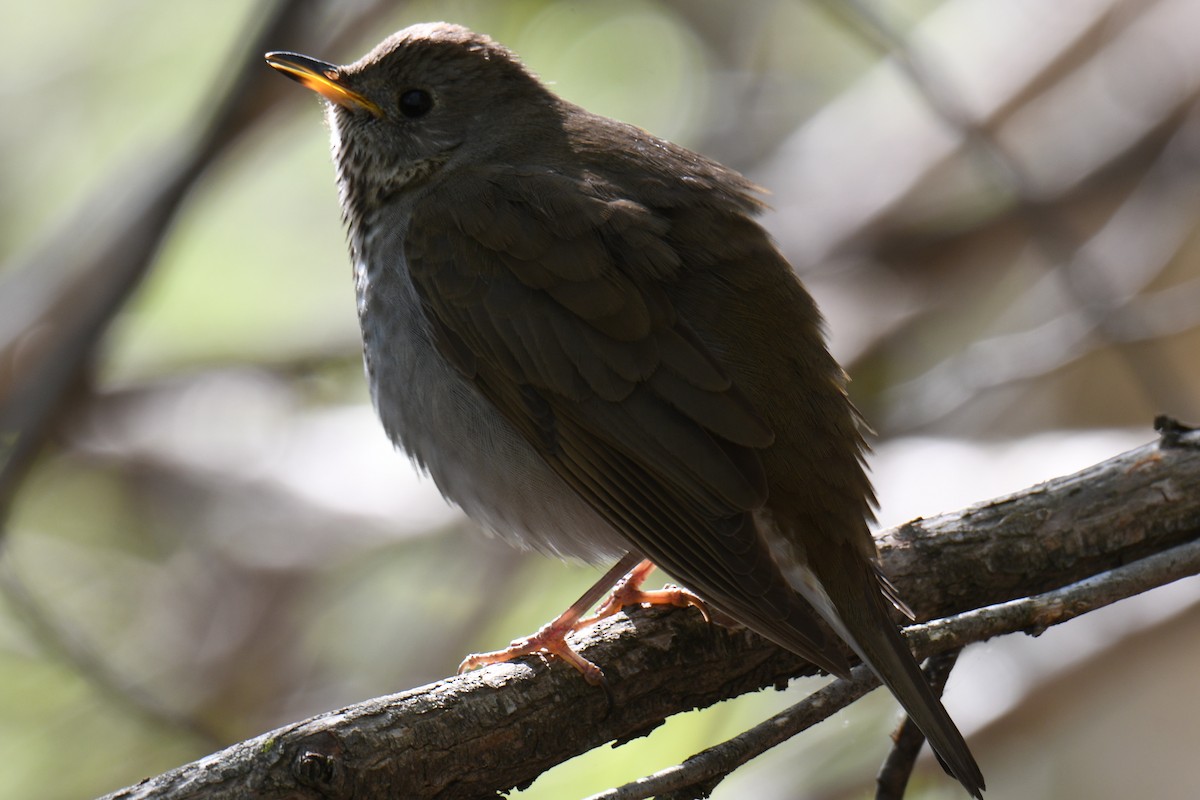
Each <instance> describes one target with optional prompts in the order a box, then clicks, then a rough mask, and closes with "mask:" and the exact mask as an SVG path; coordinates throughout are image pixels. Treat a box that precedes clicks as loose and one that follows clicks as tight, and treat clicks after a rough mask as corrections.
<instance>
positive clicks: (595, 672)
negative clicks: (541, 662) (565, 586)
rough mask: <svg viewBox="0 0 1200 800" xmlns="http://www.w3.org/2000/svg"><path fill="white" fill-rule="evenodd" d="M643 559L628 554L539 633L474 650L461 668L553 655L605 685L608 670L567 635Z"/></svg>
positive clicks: (590, 680) (591, 679)
mask: <svg viewBox="0 0 1200 800" xmlns="http://www.w3.org/2000/svg"><path fill="white" fill-rule="evenodd" d="M641 558H642V557H641V556H640V555H639V554H637V553H626V554H625V555H623V556H622V557H621V560H620V561H618V562H617V563H616V564H615V565H613V568H612V569H610V570H609V571H608V572H606V573H604V577H602V578H600V580H598V581H596V583H595V584H594V585H593V586H592V588H590V589H588V590H587V591H586V592H584V593H583V595H582V596H581V597H580V598H579V599H578V600H576V601H575V602H574V603H572V604H571V607H570V608H568V609H567V610H566V611H564V612H563V613H561V614H559V615H558V616H557V617H556V618H555V619H553V620H551V621H550V622H548V623H546V624H545V625H543V626H542V627H541V629H540V630H538V631H537V633H534V634H533V635H532V636H526V637H524V638H521V639H514V640H513V641H512V642H511V643H509V645H508V647H506V648H504V649H503V650H495V651H493V652H491V653H473V654H472V655H469V656H467V657H466V658H465V659H463V662H462V663H461V664H459V665H458V671H459V672H460V673H462V672H466V671H468V670H472V669H476V668H478V667H484V666H487V665H488V664H499V663H501V662H504V661H511V660H512V659H514V658H518V657H520V656H528V655H546V654H553V655H556V656H558V657H559V658H561V659H562V660H563V661H566V662H567V663H568V664H570V665H571V666H572V667H574V668H575V669H577V670H579V671H580V672H581V673H582V674H583V679H584V680H586V681H587V682H588V683H590V684H591V685H593V686H603V685H604V673H603V672H601V670H600V668H599V667H597V666H596V665H595V664H593V663H592V662H590V661H588V660H587V659H586V658H584V657H583V656H581V655H579V653H577V652H575V651H574V650H573V649H572V648H571V646H570V645H569V644H567V634H569V633H572V632H574V631H577V630H579V629H580V628H581V627H583V625H582V624H581V622H580V621H581V619H582V618H583V615H584V614H585V613H587V610H588V609H589V608H591V607H592V606H594V605H595V604H596V601H597V600H599V599H600V598H601V597H603V596H604V593H605V592H607V591H608V590H609V589H612V588H613V587H614V586H617V585H618V584H619V583H621V582H622V581H623V580H624V578H625V576H627V575H628V574H629V571H630V568H631V567H634V566H635V565H638V562H639V561H641ZM645 563H647V564H648V563H650V562H648V561H647V562H645ZM639 566H640V565H639ZM597 619H598V617H597ZM593 621H594V620H593ZM587 624H591V622H588V623H587Z"/></svg>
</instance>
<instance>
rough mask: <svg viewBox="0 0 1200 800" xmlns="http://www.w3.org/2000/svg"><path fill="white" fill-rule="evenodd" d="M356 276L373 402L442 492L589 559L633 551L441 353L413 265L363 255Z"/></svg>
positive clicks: (514, 539) (505, 530) (469, 509)
mask: <svg viewBox="0 0 1200 800" xmlns="http://www.w3.org/2000/svg"><path fill="white" fill-rule="evenodd" d="M387 249H388V251H389V252H397V250H399V251H400V252H402V248H387ZM359 252H362V251H361V250H360V251H359ZM355 276H356V288H357V290H358V297H359V319H360V321H361V322H362V330H363V351H364V357H365V360H366V366H367V376H368V379H369V380H370V383H371V397H372V400H373V402H374V403H375V408H376V410H377V411H378V413H379V417H380V419H381V420H382V421H383V426H384V429H385V430H386V431H387V434H388V436H389V437H391V439H392V441H393V442H394V443H395V444H396V445H398V446H399V447H401V448H403V449H404V450H405V451H406V452H407V453H408V455H409V456H410V457H412V459H413V460H414V461H415V462H416V463H417V464H418V465H420V466H421V467H422V468H423V469H425V470H426V471H428V473H429V474H430V476H431V477H432V478H433V480H434V482H435V483H436V484H437V487H438V489H440V490H441V492H442V494H443V496H445V497H446V498H447V499H448V500H450V501H451V502H453V503H455V504H457V505H459V506H461V507H462V509H463V510H464V511H465V512H466V513H467V515H468V516H470V517H471V518H473V519H475V520H476V521H477V522H479V523H480V524H481V525H483V526H484V528H485V529H487V530H489V531H492V532H495V533H496V534H498V535H499V536H501V537H502V538H504V539H506V540H507V541H509V542H510V543H512V544H516V545H518V546H522V547H531V548H534V549H536V550H539V551H542V552H546V553H552V554H555V555H560V556H568V557H575V558H581V559H585V560H587V561H591V562H602V561H606V560H612V559H615V558H617V557H619V556H620V555H622V554H623V553H625V552H626V551H628V550H629V549H630V548H629V545H628V544H627V543H626V542H625V540H624V539H623V537H622V536H621V535H620V534H619V533H617V531H616V530H615V529H613V528H612V527H611V526H610V525H608V523H607V522H605V521H604V520H603V519H602V518H601V517H600V516H599V515H598V514H597V513H596V512H595V511H593V510H592V508H591V507H590V506H589V505H588V504H587V503H585V502H584V501H583V500H582V499H580V498H579V497H578V495H576V494H575V493H574V492H573V491H572V490H571V489H570V488H569V487H568V486H567V485H566V484H565V483H564V482H563V481H562V480H561V479H560V478H559V477H558V476H557V475H556V474H555V473H554V472H553V470H551V468H550V467H549V466H548V465H547V464H546V462H545V461H543V460H542V458H541V456H539V455H538V454H537V452H536V451H535V450H534V449H533V448H532V447H531V446H530V445H528V444H527V443H526V441H525V439H524V438H523V437H522V436H521V435H520V434H519V433H518V432H517V431H516V429H514V428H513V427H512V425H510V424H509V423H508V422H507V420H505V419H504V418H503V417H501V416H500V415H499V413H498V412H497V411H496V410H495V409H494V408H493V407H492V406H491V404H490V402H489V401H488V400H487V399H486V398H484V397H483V396H482V395H481V394H480V393H479V392H478V391H477V390H476V389H475V387H474V386H473V385H472V384H470V383H469V382H468V381H467V380H466V379H465V378H464V377H463V375H462V374H461V373H460V372H458V371H457V370H456V369H455V368H454V367H453V366H451V365H449V364H448V363H446V361H445V360H444V359H443V358H442V357H441V356H440V355H439V353H438V352H437V350H436V348H435V346H434V344H433V341H432V338H431V336H430V331H429V325H428V322H427V320H426V319H425V316H424V312H423V310H422V308H421V306H420V303H419V298H418V297H417V295H416V290H415V289H414V288H413V285H412V282H411V281H410V280H409V277H408V270H407V268H405V267H404V265H403V264H400V263H397V264H394V265H393V264H389V265H387V266H385V267H380V266H379V265H376V269H375V270H372V271H371V272H370V273H369V274H368V272H367V271H366V270H365V268H364V265H363V264H356V265H355Z"/></svg>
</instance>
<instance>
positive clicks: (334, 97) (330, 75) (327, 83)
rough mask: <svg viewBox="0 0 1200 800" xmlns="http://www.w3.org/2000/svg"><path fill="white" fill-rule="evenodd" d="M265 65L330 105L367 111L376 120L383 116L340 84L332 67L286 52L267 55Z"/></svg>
mask: <svg viewBox="0 0 1200 800" xmlns="http://www.w3.org/2000/svg"><path fill="white" fill-rule="evenodd" d="M267 63H268V64H270V65H271V66H272V67H274V68H275V69H277V70H279V71H280V72H282V73H283V74H284V75H286V76H288V77H289V78H291V79H292V80H294V81H296V82H298V83H301V84H303V85H304V86H306V87H308V88H309V89H312V90H313V91H314V92H316V93H317V94H319V95H321V96H322V97H324V98H325V99H326V100H328V101H329V102H331V103H337V104H338V105H339V106H342V107H344V108H349V109H351V110H360V111H369V112H370V113H371V114H373V115H374V116H376V117H382V116H383V110H382V109H380V108H379V106H377V105H375V103H374V102H372V101H371V100H368V99H367V98H366V97H363V96H362V95H361V94H359V93H358V92H356V91H353V90H352V89H349V88H347V87H346V86H345V85H343V84H342V82H341V81H342V74H341V71H340V70H339V69H338V68H337V67H335V66H334V65H333V64H326V63H325V62H324V61H317V60H316V59H315V58H309V57H308V56H302V55H300V54H299V53H286V52H276V53H267Z"/></svg>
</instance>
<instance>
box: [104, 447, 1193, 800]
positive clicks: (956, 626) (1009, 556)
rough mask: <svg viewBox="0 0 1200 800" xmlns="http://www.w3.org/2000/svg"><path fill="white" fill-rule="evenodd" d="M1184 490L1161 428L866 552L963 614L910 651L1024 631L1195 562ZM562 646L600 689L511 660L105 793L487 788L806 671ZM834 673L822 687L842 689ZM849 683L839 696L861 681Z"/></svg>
mask: <svg viewBox="0 0 1200 800" xmlns="http://www.w3.org/2000/svg"><path fill="white" fill-rule="evenodd" d="M1197 485H1200V433H1197V432H1184V433H1180V432H1176V431H1170V432H1168V433H1164V435H1163V437H1162V439H1161V440H1160V441H1159V442H1156V443H1152V444H1149V445H1146V446H1144V447H1141V448H1139V449H1137V450H1133V451H1131V452H1129V453H1126V454H1123V455H1121V456H1118V457H1116V458H1113V459H1110V460H1108V461H1105V462H1103V463H1101V464H1097V465H1095V466H1093V467H1089V468H1088V469H1085V470H1083V471H1082V472H1079V473H1076V474H1075V475H1071V476H1068V477H1064V478H1059V479H1056V480H1053V481H1049V482H1047V483H1045V484H1041V485H1038V486H1035V487H1032V488H1030V489H1027V490H1025V491H1023V492H1019V493H1017V494H1014V495H1011V496H1009V497H1004V498H999V499H996V500H993V501H990V502H987V503H982V504H979V505H976V506H972V507H971V508H968V509H965V510H963V511H959V512H955V513H952V514H946V515H943V516H940V517H937V518H934V519H929V520H917V521H914V522H911V523H908V524H907V525H903V526H901V527H899V528H897V529H894V530H892V531H889V532H887V534H886V535H885V536H884V537H883V538H882V540H881V543H880V544H881V558H882V559H883V563H884V566H885V568H886V571H887V572H888V574H889V575H890V576H891V577H892V579H893V582H894V583H896V584H897V586H898V588H899V589H900V590H901V592H902V594H903V596H904V597H905V598H906V600H907V601H908V602H909V604H910V605H911V606H912V607H913V609H914V610H915V611H916V612H917V614H918V615H919V616H920V617H921V618H934V617H941V616H945V615H947V614H955V613H959V612H965V613H959V616H957V617H955V618H954V619H951V620H938V621H937V622H934V623H930V624H927V625H923V626H918V627H917V628H915V629H912V630H910V633H909V638H910V641H911V642H912V643H913V646H914V648H915V649H916V650H917V652H918V654H919V655H920V656H922V657H924V656H928V655H931V654H932V653H935V652H944V651H946V650H951V649H956V648H959V647H962V646H963V645H964V644H966V643H969V642H972V641H982V640H984V639H987V638H990V637H992V636H996V635H1000V634H1001V633H1007V632H1014V631H1026V632H1031V633H1035V634H1036V633H1039V632H1040V631H1041V630H1043V629H1044V628H1045V627H1046V626H1048V625H1051V624H1056V623H1057V622H1059V621H1063V620H1064V619H1069V618H1071V617H1074V616H1077V615H1079V614H1081V613H1085V612H1086V611H1089V610H1092V609H1093V608H1096V607H1099V606H1100V605H1105V604H1107V603H1110V602H1113V601H1114V600H1116V599H1119V598H1122V597H1126V596H1129V595H1130V594H1134V593H1137V592H1140V591H1144V590H1145V589H1147V588H1150V587H1152V586H1156V585H1160V584H1164V583H1169V582H1171V581H1173V580H1176V579H1178V578H1179V577H1183V576H1185V575H1190V574H1195V573H1196V572H1197V571H1200V544H1196V543H1197V542H1200V494H1198V493H1196V492H1195V491H1193V490H1192V487H1195V486H1197ZM1189 543H1191V544H1190V546H1189V547H1187V548H1180V549H1179V550H1173V548H1177V547H1179V546H1180V545H1186V544H1189ZM1167 551H1172V552H1170V553H1168V552H1167ZM1156 553H1157V554H1161V555H1159V556H1156V557H1154V558H1147V557H1149V556H1153V555H1154V554H1156ZM1142 559H1145V560H1142ZM1135 561H1136V562H1139V563H1136V564H1134V563H1131V562H1135ZM931 566H932V568H931ZM1118 567H1120V568H1121V569H1117V568H1118ZM1110 571H1112V572H1110ZM1106 573H1107V574H1106ZM1071 584H1076V585H1075V586H1070V585H1071ZM1064 586H1068V587H1069V588H1068V589H1065V590H1064V589H1062V587H1064ZM1036 595H1043V596H1041V597H1038V596H1036ZM989 606H992V607H990V608H989ZM580 643H581V644H582V647H581V650H582V652H583V654H584V655H585V656H586V657H587V658H588V659H590V660H592V661H594V662H596V663H598V664H600V665H601V666H602V667H603V668H604V670H605V674H606V677H607V678H608V683H609V692H610V696H608V697H606V695H605V693H604V692H602V691H599V690H596V689H594V688H592V687H590V686H588V685H587V684H586V683H585V682H583V681H581V680H579V676H578V675H577V674H576V673H575V672H574V671H573V670H571V669H570V668H569V667H566V666H565V665H562V664H545V663H542V662H540V661H538V660H536V659H525V660H522V661H520V662H517V663H513V664H506V665H498V666H494V667H489V668H487V669H485V670H481V671H478V672H474V673H470V674H467V675H461V676H457V677H453V678H448V679H446V680H442V681H439V682H437V683H434V684H430V685H429V686H424V687H420V688H417V689H413V690H410V691H408V692H403V693H401V694H397V695H392V696H388V697H382V698H377V699H374V700H369V701H367V702H365V703H360V704H357V705H354V706H351V707H348V708H344V709H341V710H338V711H334V712H329V713H326V714H322V715H319V716H317V717H313V718H311V719H308V720H305V721H303V722H299V723H296V724H293V725H289V726H285V727H283V728H280V729H278V730H276V731H273V732H271V733H268V734H264V735H263V736H260V737H257V738H255V739H251V740H248V741H245V742H241V743H239V744H236V745H233V746H232V747H230V748H228V749H226V750H224V751H221V752H219V753H216V754H214V755H212V756H209V757H207V758H205V759H202V760H200V761H197V762H194V763H192V764H188V765H186V766H183V767H180V768H178V769H176V770H173V771H171V772H168V773H166V774H164V775H161V776H158V777H156V778H152V779H148V780H146V781H143V782H142V783H140V784H138V785H136V786H132V787H129V788H127V789H124V790H121V791H118V792H116V793H114V794H112V795H109V796H108V798H110V800H116V799H117V798H122V799H126V798H164V797H171V798H173V800H182V799H183V798H188V799H191V798H216V797H233V796H238V797H242V796H253V797H258V798H284V797H287V798H310V797H311V798H317V797H321V798H336V797H351V796H353V797H355V798H375V797H379V798H383V797H397V796H400V797H430V798H479V797H490V796H495V795H496V794H497V793H498V792H500V791H503V790H506V789H508V788H511V787H514V786H524V785H527V784H528V783H530V782H531V781H532V780H533V779H535V778H536V777H537V776H538V775H540V774H541V773H542V772H544V771H545V770H547V769H549V768H550V767H552V766H554V765H555V764H558V763H561V762H563V761H566V760H568V759H570V758H572V757H574V756H576V755H578V754H580V753H583V752H586V751H587V750H590V749H592V748H594V747H597V746H599V745H602V744H605V743H607V742H616V743H623V742H625V741H628V740H630V739H633V738H636V737H638V736H642V735H644V734H646V733H648V732H649V731H650V730H652V729H653V728H655V727H657V726H658V725H659V724H661V723H662V721H663V720H664V719H665V718H666V717H667V716H669V715H671V714H675V713H679V712H681V711H687V710H690V709H693V708H701V707H706V706H709V705H712V704H713V703H716V702H718V701H720V700H723V699H726V698H729V697H733V696H736V695H739V694H742V693H745V692H749V691H754V690H756V689H760V688H763V687H766V686H782V685H784V684H785V683H786V682H787V680H788V679H789V678H791V677H794V676H796V675H800V674H806V673H810V672H811V667H810V666H808V665H807V664H805V663H804V662H803V661H801V660H800V659H798V658H796V657H794V656H792V655H790V654H788V653H785V652H782V651H780V650H778V649H777V648H775V647H773V646H772V645H769V644H767V643H765V642H764V641H763V640H761V639H760V638H758V637H757V636H755V635H753V634H751V633H749V632H748V631H744V630H740V631H729V630H725V629H723V628H720V627H717V626H708V625H705V624H704V623H703V622H702V621H701V619H700V616H699V614H698V613H696V612H694V611H690V610H689V611H662V610H645V611H641V612H635V613H633V614H632V615H629V616H626V615H617V616H616V617H614V618H612V619H610V620H608V621H606V622H604V623H602V624H600V625H598V626H596V627H595V628H594V629H591V630H589V631H588V632H587V635H586V636H585V637H581V640H580ZM860 672H865V671H864V670H860ZM858 677H861V678H862V679H863V680H869V676H867V675H863V676H858V673H856V678H858ZM852 683H854V684H855V685H857V680H855V681H853V682H852ZM836 685H837V684H836V683H835V684H832V685H831V687H829V688H828V689H827V690H823V691H824V692H826V693H828V692H835V691H844V689H845V687H842V689H834V688H833V687H834V686H836ZM859 689H861V692H859ZM859 689H855V690H854V691H852V692H850V694H855V693H865V692H866V691H868V690H869V688H862V687H859ZM821 698H822V699H821V700H820V701H819V702H820V704H821V705H825V704H826V703H825V700H824V696H823V695H821ZM806 702H807V703H809V704H810V705H811V704H812V703H813V702H814V700H813V699H810V700H809V701H806ZM786 713H790V712H785V714H786ZM823 713H831V711H823ZM771 724H772V723H771V722H770V721H769V722H768V723H764V725H766V726H768V727H769V726H770V725H771ZM759 727H762V726H759ZM745 735H747V734H743V736H745ZM784 738H786V737H784ZM734 741H737V740H734ZM727 744H728V743H727ZM738 746H741V743H739V745H738ZM718 747H721V746H718ZM676 769H682V767H680V768H676ZM719 779H720V778H717V780H719ZM614 796H621V797H625V796H630V797H632V796H647V795H645V794H642V795H614Z"/></svg>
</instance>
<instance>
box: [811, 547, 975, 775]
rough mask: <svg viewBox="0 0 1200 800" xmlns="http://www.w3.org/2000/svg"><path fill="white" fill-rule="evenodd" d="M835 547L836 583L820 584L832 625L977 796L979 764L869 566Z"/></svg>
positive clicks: (950, 770) (945, 764) (944, 764)
mask: <svg viewBox="0 0 1200 800" xmlns="http://www.w3.org/2000/svg"><path fill="white" fill-rule="evenodd" d="M837 549H840V550H842V551H843V552H842V558H840V559H838V561H839V562H840V566H841V567H842V568H841V569H839V570H838V572H839V573H840V575H839V577H840V578H841V580H835V581H832V582H830V581H827V580H826V581H823V582H822V583H823V585H824V587H825V589H826V591H827V592H828V594H829V598H830V601H831V602H832V605H833V607H834V608H835V609H837V611H838V615H839V617H840V619H839V620H838V621H837V622H836V623H835V622H834V621H832V620H831V621H830V622H831V624H833V625H834V627H835V628H837V629H838V633H840V634H841V635H843V636H844V637H845V638H846V640H847V641H846V643H847V644H849V645H850V646H851V647H852V648H853V649H854V651H855V652H857V653H858V655H859V657H860V658H862V660H863V662H864V663H866V664H867V665H868V666H870V667H871V670H872V671H873V672H874V673H875V674H876V675H877V676H878V677H879V680H880V681H881V682H882V683H883V685H884V686H886V687H887V688H888V689H889V690H891V692H892V694H893V695H895V697H896V699H897V700H898V701H899V702H900V705H901V706H903V707H904V710H905V711H906V712H907V713H908V716H909V717H910V718H912V720H913V722H915V723H916V724H917V727H919V728H920V729H921V732H922V733H924V734H925V738H926V739H928V740H929V745H930V747H932V748H933V752H934V754H936V755H937V757H938V760H939V761H940V762H941V763H942V767H943V768H945V770H946V772H948V773H950V774H951V775H952V776H954V777H955V778H957V779H958V782H959V783H961V784H962V785H963V788H965V789H966V790H967V792H968V793H969V794H970V795H971V796H972V797H975V798H982V796H983V789H984V781H983V774H982V773H981V772H980V770H979V765H978V764H976V763H975V758H974V756H972V755H971V750H970V748H968V747H967V743H966V741H965V740H964V739H963V736H962V733H960V732H959V730H958V726H956V725H955V724H954V720H952V719H951V718H950V715H949V714H948V713H946V709H945V707H944V706H943V705H942V702H941V700H939V699H938V697H937V696H936V695H935V694H934V693H933V690H932V689H931V688H930V687H929V683H928V682H927V681H926V680H925V676H924V674H923V673H922V672H921V668H920V667H919V666H918V665H917V662H916V660H915V659H914V658H913V656H912V653H911V652H910V651H909V649H908V645H907V644H906V643H905V641H904V637H903V636H901V634H900V631H899V630H898V629H897V628H896V625H895V623H894V622H893V621H892V618H891V616H890V615H889V613H888V608H887V604H886V601H885V599H884V596H883V594H882V592H881V591H880V587H879V583H878V582H877V579H876V577H875V574H874V572H873V571H872V570H871V568H870V565H869V564H866V563H864V562H863V560H862V558H861V557H859V556H857V554H854V553H852V552H851V551H850V548H849V547H844V548H837ZM814 566H815V565H814ZM848 577H849V578H851V579H850V580H847V578H848ZM864 600H866V602H864Z"/></svg>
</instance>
